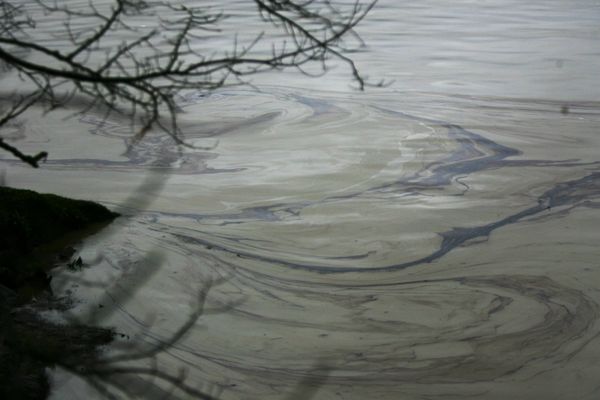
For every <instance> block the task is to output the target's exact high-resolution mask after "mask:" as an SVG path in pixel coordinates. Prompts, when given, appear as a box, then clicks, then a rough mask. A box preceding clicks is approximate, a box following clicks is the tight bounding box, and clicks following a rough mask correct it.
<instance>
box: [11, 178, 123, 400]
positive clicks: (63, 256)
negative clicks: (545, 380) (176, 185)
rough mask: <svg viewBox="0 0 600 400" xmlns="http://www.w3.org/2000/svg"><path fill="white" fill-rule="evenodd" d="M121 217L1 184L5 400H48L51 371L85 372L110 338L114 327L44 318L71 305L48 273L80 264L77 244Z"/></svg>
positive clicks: (79, 202)
mask: <svg viewBox="0 0 600 400" xmlns="http://www.w3.org/2000/svg"><path fill="white" fill-rule="evenodd" d="M117 216H118V214H116V213H113V212H112V211H110V210H108V209H107V208H105V207H104V206H102V205H100V204H97V203H93V202H90V201H83V200H73V199H67V198H64V197H61V196H56V195H52V194H40V193H36V192H33V191H30V190H21V189H12V188H7V187H0V398H2V399H45V398H46V397H47V396H48V394H49V390H50V386H49V382H48V378H47V376H46V371H45V370H46V368H48V367H54V366H61V367H63V368H66V369H71V370H80V369H81V368H86V366H89V365H93V363H94V362H95V360H96V359H97V356H98V348H99V346H101V345H105V344H108V343H110V342H111V341H112V338H113V332H112V330H109V329H103V328H95V327H89V326H84V325H73V324H68V325H63V324H56V323H52V322H49V321H46V320H44V319H42V318H41V317H40V316H39V313H40V312H41V311H47V310H64V309H66V308H68V307H69V301H68V299H64V298H60V299H59V298H55V297H54V296H53V295H52V293H51V290H50V285H49V284H50V280H51V278H50V275H49V274H48V271H49V270H50V269H51V268H52V267H53V266H55V265H56V264H59V263H63V264H64V263H67V264H69V265H72V266H73V267H75V268H77V267H81V260H80V259H78V258H74V249H73V246H74V245H76V244H77V243H78V242H79V241H80V240H81V239H83V238H84V237H86V236H88V235H90V234H93V233H95V232H97V231H99V230H100V229H102V228H103V227H105V226H106V225H108V224H109V223H110V222H111V221H112V220H114V219H115V218H116V217H117Z"/></svg>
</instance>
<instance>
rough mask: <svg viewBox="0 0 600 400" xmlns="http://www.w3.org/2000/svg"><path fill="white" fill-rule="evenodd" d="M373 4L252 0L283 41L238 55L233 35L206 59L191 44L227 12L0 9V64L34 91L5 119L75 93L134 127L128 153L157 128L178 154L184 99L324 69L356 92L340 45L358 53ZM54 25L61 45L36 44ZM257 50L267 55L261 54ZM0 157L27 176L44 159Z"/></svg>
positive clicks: (123, 5)
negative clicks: (269, 74)
mask: <svg viewBox="0 0 600 400" xmlns="http://www.w3.org/2000/svg"><path fill="white" fill-rule="evenodd" d="M375 2H376V0H375V1H371V2H369V3H366V4H363V3H361V1H360V0H356V1H355V2H354V3H351V4H348V3H344V2H341V3H339V4H338V3H334V2H332V1H331V0H309V1H292V0H254V4H255V5H256V8H257V11H258V13H257V15H258V16H259V17H260V18H261V19H262V21H263V23H265V24H266V25H265V29H266V28H268V27H271V28H275V29H277V30H280V31H282V32H283V33H284V34H285V35H286V36H287V39H283V40H282V39H281V38H280V37H276V38H273V36H268V35H266V34H265V32H262V33H259V34H258V35H256V34H252V35H253V36H252V37H253V39H252V40H251V41H250V42H248V43H247V44H246V45H240V44H239V43H238V39H237V37H238V36H237V35H236V36H235V39H234V40H233V46H232V49H231V50H230V51H227V50H222V51H221V52H220V53H219V52H217V53H203V52H201V51H199V50H197V44H198V43H201V42H202V41H203V40H207V39H206V37H205V36H204V35H205V34H207V33H214V32H219V31H220V24H221V23H222V22H223V21H224V20H225V19H227V13H226V12H225V11H215V10H213V9H211V8H207V7H186V6H184V5H177V6H176V5H173V4H170V3H169V2H152V3H149V2H145V1H133V0H114V2H113V3H112V5H109V6H108V7H106V6H105V7H102V8H100V6H98V7H97V6H94V5H93V3H92V2H91V1H90V2H89V3H88V5H87V6H85V5H77V6H74V5H68V4H66V3H62V2H56V1H46V0H36V2H35V3H34V4H35V5H37V10H36V9H35V7H33V6H32V7H27V8H24V7H22V6H21V5H15V4H13V3H11V2H2V5H1V6H0V62H1V63H2V64H3V65H4V66H5V67H6V68H8V69H13V70H15V71H16V72H18V73H19V74H20V76H21V79H24V80H25V83H27V82H28V83H30V84H31V89H30V93H28V94H24V95H21V96H20V97H23V96H25V97H23V98H28V99H34V101H30V102H20V103H19V102H17V103H15V104H13V106H12V107H11V108H10V109H11V110H12V111H10V112H8V113H4V115H5V116H8V117H9V118H8V119H11V118H14V117H16V116H17V115H19V114H21V113H22V112H24V111H25V110H26V109H27V108H29V107H30V106H32V105H33V104H42V105H44V106H45V107H47V109H48V110H50V109H52V108H55V107H60V106H61V105H64V104H65V102H66V101H68V100H69V99H70V98H71V97H72V96H73V94H75V93H79V94H85V95H87V96H88V97H89V98H90V99H91V101H92V104H102V105H104V106H105V107H106V109H107V110H108V111H107V115H106V117H107V118H108V117H109V114H110V113H113V112H114V113H119V114H123V115H127V116H129V117H130V118H131V120H132V124H133V125H132V126H135V127H136V128H135V134H134V135H133V136H132V140H131V142H130V145H133V144H135V143H136V142H137V141H139V140H140V139H141V138H143V137H144V135H145V134H146V133H147V132H149V131H150V130H152V129H154V128H158V129H160V130H162V131H164V132H166V133H167V134H168V135H170V136H171V137H172V138H173V139H174V140H175V142H176V143H178V144H181V145H185V143H184V141H183V140H182V132H181V130H180V129H179V127H178V124H177V117H176V114H177V111H178V107H177V105H176V96H177V95H178V93H179V92H180V91H182V90H190V89H191V90H199V91H204V92H210V91H213V90H216V89H218V88H221V87H224V86H228V85H238V84H240V83H242V84H247V83H248V82H247V81H246V80H245V77H247V76H250V75H253V74H256V73H260V72H264V71H268V70H281V69H286V68H295V69H297V70H299V71H300V72H301V73H303V74H305V75H308V76H321V75H322V74H324V73H325V72H327V69H328V67H327V64H326V62H327V61H328V60H330V59H335V60H338V61H341V62H343V63H345V64H346V65H348V66H349V68H350V70H351V74H352V78H353V80H354V81H356V82H357V83H358V87H359V89H361V90H362V89H363V88H364V87H365V85H366V82H365V79H364V77H363V76H362V75H361V74H360V72H359V71H358V68H357V66H356V65H355V63H354V61H353V60H352V59H351V58H349V57H348V56H347V55H345V54H344V53H345V52H346V51H348V50H349V49H351V48H350V47H348V44H347V43H346V42H345V41H346V40H347V39H352V41H353V42H354V43H355V45H356V46H358V47H360V46H361V45H362V44H363V43H362V41H361V40H360V38H359V36H358V34H356V32H355V31H354V28H355V27H356V25H357V24H358V23H359V22H360V21H361V20H362V19H363V18H364V17H365V16H366V15H367V13H368V12H369V11H370V10H371V9H372V8H373V6H374V5H375ZM33 15H35V16H36V17H35V18H34V17H33ZM38 15H44V16H43V17H40V16H38ZM56 20H64V21H66V22H65V23H64V24H65V27H66V29H65V31H66V36H65V37H62V38H57V40H56V43H54V42H48V41H44V42H38V41H36V40H35V37H36V34H37V30H36V29H37V28H36V27H37V26H38V25H43V24H44V23H46V24H48V23H52V21H56ZM140 21H145V22H147V21H153V23H154V25H152V24H146V23H144V24H141V23H140ZM82 23H85V29H83V28H82ZM240 33H241V34H243V32H240ZM123 38H127V39H123ZM115 42H116V43H119V44H118V45H117V46H115V45H114V43H115ZM49 43H50V44H49ZM259 45H260V46H262V47H261V48H259V47H260V46H259ZM264 45H268V48H270V49H271V50H270V51H267V52H265V51H264ZM308 64H316V65H317V66H319V68H320V69H319V72H314V71H312V72H309V70H307V69H305V67H304V66H305V65H308ZM24 86H25V85H24ZM40 93H43V95H42V96H40V95H39V94H40ZM42 101H43V102H42ZM17 110H20V111H18V112H16V111H17ZM8 119H6V121H8ZM165 119H166V120H169V121H170V122H169V123H165V122H164V120H165ZM2 124H3V123H1V121H0V128H1V126H2ZM0 147H1V148H2V149H4V150H6V151H8V152H10V153H11V154H13V155H14V156H16V157H17V158H19V159H21V160H23V161H25V162H27V163H29V164H30V165H32V166H37V165H38V162H39V161H40V160H41V159H42V158H44V157H45V155H46V154H45V153H40V154H38V155H36V156H27V155H25V154H23V153H22V152H20V151H19V150H18V149H17V148H16V147H15V146H13V145H10V144H8V143H6V140H5V139H2V141H1V142H0Z"/></svg>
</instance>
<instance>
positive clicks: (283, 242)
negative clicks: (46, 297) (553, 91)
mask: <svg viewBox="0 0 600 400" xmlns="http://www.w3.org/2000/svg"><path fill="white" fill-rule="evenodd" d="M423 96H425V98H427V95H423ZM249 97H251V98H252V107H248V106H247V104H248V98H249ZM448 101H449V100H448V99H447V98H446V99H444V102H446V103H448ZM469 101H474V100H473V99H469ZM479 101H481V102H483V103H485V104H486V105H487V106H488V107H490V108H493V112H494V113H499V112H501V110H502V109H503V107H505V106H506V104H500V105H498V106H497V107H496V104H495V102H496V100H491V99H482V100H479ZM454 104H460V103H454ZM432 105H435V104H432ZM181 106H182V110H184V111H185V112H184V113H182V119H183V121H184V122H185V121H186V118H187V117H188V116H190V115H193V114H194V113H195V110H197V109H200V108H201V109H202V110H203V117H202V118H204V119H205V123H197V126H198V127H197V128H194V126H195V125H194V124H192V123H191V120H190V121H189V127H190V129H187V130H186V138H187V140H189V141H190V142H191V143H194V144H197V145H198V146H203V147H204V150H201V151H196V152H194V151H192V150H189V149H180V148H178V147H177V146H176V145H175V144H174V143H173V142H172V141H169V139H168V138H166V137H163V136H160V135H158V134H156V135H154V136H152V137H149V138H147V139H145V140H144V141H142V142H141V143H140V144H139V148H134V150H133V151H132V152H130V153H128V154H124V155H122V156H120V157H121V159H109V160H107V159H103V158H102V157H98V156H97V157H80V158H68V157H63V158H60V157H57V158H55V159H53V160H51V162H49V164H48V165H47V166H46V169H45V171H43V172H42V174H46V175H47V176H48V177H52V180H53V182H54V183H56V182H58V184H59V186H61V187H64V186H63V184H62V183H61V181H62V180H64V179H67V180H73V179H74V180H75V181H74V182H70V183H69V184H68V185H66V184H65V186H66V187H68V188H70V190H74V191H75V192H74V195H78V193H79V195H80V196H81V197H86V196H84V195H83V194H82V193H83V192H82V191H83V190H87V191H89V190H93V191H94V193H95V195H96V196H97V198H98V199H100V200H102V201H104V202H105V203H107V204H109V205H113V206H114V207H115V208H118V209H119V210H120V211H121V212H123V213H124V214H126V217H125V218H123V219H122V221H121V222H119V223H117V224H115V226H114V227H113V228H112V229H110V230H108V231H107V232H105V233H104V234H103V235H100V236H99V237H97V238H95V239H92V240H89V241H88V242H87V244H86V245H85V246H84V247H83V248H82V249H81V255H82V257H83V258H84V260H86V261H87V262H88V263H89V264H95V265H94V268H90V269H87V270H85V271H84V273H83V274H82V275H77V276H74V275H72V274H69V273H67V272H62V273H61V274H59V275H58V276H57V277H56V278H55V280H54V281H53V282H54V286H55V291H56V292H57V293H64V292H67V291H68V292H70V293H75V294H76V297H78V298H81V299H82V303H81V304H79V306H78V307H77V308H76V309H75V310H74V315H78V316H79V318H83V319H84V320H86V321H88V322H89V321H92V322H96V323H102V324H106V325H112V326H117V327H118V329H119V331H120V332H123V333H124V334H127V335H129V337H132V338H135V339H134V340H133V341H135V342H136V343H139V344H142V345H144V344H145V345H150V344H157V343H165V344H168V345H165V346H166V349H165V351H164V352H162V353H161V356H160V357H159V361H157V362H158V364H159V365H160V368H161V369H163V370H165V371H171V372H173V373H176V371H178V369H180V368H185V369H186V371H187V375H186V378H187V381H188V382H191V383H192V384H193V385H201V384H206V383H207V382H209V383H212V384H214V385H217V386H218V387H220V388H221V389H222V393H221V392H220V395H221V397H222V398H225V399H227V398H232V399H235V398H289V399H299V398H310V397H311V396H315V398H365V396H367V397H369V398H400V397H399V396H401V398H406V399H412V398H415V399H425V398H438V397H439V398H443V397H448V398H452V396H455V397H456V396H458V397H461V398H464V397H469V396H470V397H475V398H485V399H496V398H497V399H500V398H504V397H503V396H505V393H506V392H507V391H508V392H511V393H512V394H511V396H514V397H515V398H522V399H526V398H535V397H539V396H542V395H544V396H547V398H554V399H559V398H565V396H570V395H572V394H573V393H574V390H575V389H573V388H572V387H570V386H569V385H570V384H571V382H573V380H574V379H580V381H582V382H584V384H582V385H581V386H580V387H578V388H577V389H576V390H578V392H577V395H576V396H575V397H573V398H581V399H583V398H586V396H588V397H587V398H593V395H594V393H596V392H595V391H596V390H597V387H596V384H595V383H594V382H595V380H594V379H593V378H592V377H593V376H596V375H595V374H596V373H597V372H598V367H597V366H596V365H595V363H594V362H593V359H595V358H594V357H595V355H597V354H598V346H597V335H598V332H599V324H598V317H599V310H598V304H599V303H598V301H599V294H598V291H597V290H595V288H594V286H593V282H597V271H596V269H595V268H594V267H595V266H596V264H597V262H596V261H595V259H594V254H595V250H594V249H595V245H596V242H597V232H596V228H595V226H596V222H597V209H598V207H599V206H600V202H599V198H600V170H599V168H598V165H599V164H598V162H599V161H598V160H597V159H594V157H593V155H592V156H587V155H586V156H585V157H577V155H578V154H584V155H585V154H587V153H585V151H581V148H582V146H585V145H586V143H589V141H590V140H592V139H590V137H589V136H586V135H587V132H588V130H587V128H580V129H579V131H578V132H580V136H578V135H577V134H573V135H571V136H570V139H569V140H570V142H568V143H570V144H569V145H565V142H564V140H565V139H564V138H563V137H562V136H561V135H555V134H552V135H550V136H536V135H530V136H527V137H526V139H522V138H520V137H519V136H518V134H519V132H515V133H514V135H511V134H510V132H509V133H506V132H503V134H502V135H498V134H496V132H495V129H494V127H486V128H483V129H476V128H468V127H465V126H464V125H462V124H461V125H459V124H456V123H454V122H451V121H444V120H442V119H438V118H425V117H423V116H421V115H420V114H419V113H418V111H416V112H412V111H405V110H403V108H402V107H401V105H400V104H398V105H397V106H393V105H390V104H388V105H385V104H379V103H378V101H377V99H376V98H375V99H374V100H373V101H372V102H366V101H365V99H361V100H360V101H354V100H353V99H345V100H341V99H339V98H335V96H334V97H333V98H332V97H331V96H328V95H326V94H321V95H316V94H306V93H305V94H298V93H293V94H290V93H288V92H287V91H286V90H285V89H278V88H271V89H270V91H269V92H267V93H255V92H252V91H244V90H239V91H227V92H223V93H221V94H218V95H217V94H216V95H214V97H211V96H204V97H194V96H193V94H190V95H189V96H188V97H187V98H185V100H182V104H181ZM472 106H473V107H477V106H478V105H477V104H475V105H473V104H472ZM523 107H527V108H528V109H529V110H531V108H532V105H531V104H527V105H525V106H523ZM580 107H581V108H582V109H585V108H586V107H588V105H586V104H582V105H581V106H580ZM406 108H409V107H406ZM431 108H432V109H435V107H431ZM509 108H510V112H511V113H512V112H514V110H515V108H517V109H518V108H519V104H518V103H515V104H512V105H511V106H510V107H509ZM535 108H537V111H535V112H534V113H533V115H534V116H536V115H539V113H543V112H545V110H549V109H555V108H556V104H555V103H551V102H550V103H547V102H540V103H536V104H535ZM573 108H574V113H575V112H576V109H577V107H576V106H574V107H573ZM241 112H243V113H244V115H245V117H244V118H240V117H239V115H240V113H241ZM529 112H530V111H529ZM440 114H443V112H440ZM524 114H525V112H523V115H524ZM217 115H220V116H221V117H220V118H222V119H227V122H223V121H220V120H219V119H218V118H217ZM496 115H497V114H496ZM233 116H236V117H235V118H234V117H233ZM94 118H95V117H94V116H93V115H92V116H90V115H86V116H84V117H83V118H81V119H80V122H81V125H79V126H80V127H85V128H86V129H87V130H88V134H90V135H92V136H94V137H96V138H98V140H101V141H102V143H104V144H105V145H106V146H108V147H110V146H111V143H112V146H114V148H115V149H118V148H123V141H124V140H125V139H126V138H125V135H124V133H123V131H121V130H120V129H121V128H120V127H119V125H117V124H110V123H108V121H106V122H105V123H103V124H101V125H99V124H98V123H93V124H91V123H90V121H94ZM190 118H191V117H190ZM195 118H196V119H197V117H195ZM236 118H237V119H236ZM547 118H550V119H552V118H555V119H556V121H557V122H556V123H557V124H559V123H560V119H561V118H564V117H563V116H562V115H561V114H559V113H555V114H552V113H549V114H548V116H547ZM591 118H592V119H591V120H589V121H583V122H578V123H580V124H583V125H582V126H584V127H585V124H586V123H588V124H592V125H593V124H594V122H593V121H595V119H594V118H597V117H595V116H592V117H591ZM374 121H376V122H377V123H376V124H375V123H374ZM29 123H31V124H34V123H35V119H31V120H30V121H29ZM470 124H471V125H473V126H478V122H477V121H476V122H471V123H470ZM192 128H193V129H192ZM33 131H34V132H35V129H33ZM67 134H70V135H71V136H72V139H73V138H75V139H76V140H81V141H82V143H83V142H84V141H85V137H81V138H78V137H77V135H76V134H75V133H74V132H71V133H69V132H66V133H65V135H67ZM40 135H41V134H40ZM75 139H74V140H75ZM48 140H49V142H48V146H49V147H50V149H49V150H50V152H51V154H52V146H53V141H52V140H53V139H52V138H49V139H48ZM548 142H550V144H551V145H557V144H560V145H561V146H563V147H562V148H563V151H562V152H560V154H553V153H551V152H549V154H552V156H551V157H550V156H549V157H547V158H538V157H529V154H531V153H535V148H536V146H539V145H543V146H549V145H548ZM58 143H60V141H58ZM81 148H83V147H81ZM91 151H93V149H92V150H90V152H91ZM82 153H83V154H84V155H85V151H83V150H82ZM7 165H11V167H10V168H14V169H16V168H19V167H18V166H15V165H12V164H10V163H8V164H7ZM9 171H10V170H9ZM69 171H70V172H71V173H67V172H69ZM74 171H75V172H76V173H74ZM46 175H44V176H46ZM11 176H12V175H9V178H10V177H11ZM23 176H27V175H26V174H24V175H23ZM106 177H110V181H109V182H106V181H105V179H106ZM79 179H93V180H94V182H98V184H97V185H95V186H94V187H91V188H90V187H87V188H81V187H78V185H77V182H81V181H80V180H79ZM134 182H135V183H136V184H134V185H133V184H132V183H134ZM38 185H41V186H42V188H43V184H39V183H38ZM136 185H137V186H136ZM115 187H116V188H117V189H116V190H114V192H111V191H110V189H111V188H115ZM77 191H80V192H77ZM88 197H89V196H88ZM572 225H576V226H577V230H576V231H575V230H570V228H569V226H572ZM215 280H218V281H219V282H220V283H219V284H218V285H215V286H214V287H212V288H211V290H210V291H209V293H208V297H207V298H206V304H205V312H206V313H205V315H203V316H202V317H201V318H200V320H199V322H198V323H197V324H196V325H194V326H193V327H192V329H191V330H190V331H189V332H188V333H187V334H186V335H185V336H183V337H181V338H179V340H178V341H177V342H175V343H170V338H171V337H172V336H173V335H174V334H175V333H176V332H177V331H178V329H179V327H180V326H182V325H185V323H186V318H187V316H188V315H189V314H190V313H193V312H194V305H193V302H192V299H194V298H195V293H197V291H198V290H199V288H201V287H202V285H203V282H206V281H215ZM99 282H100V283H99ZM84 287H85V288H86V290H82V288H84ZM99 305H102V307H101V308H99ZM126 343H129V342H127V341H126ZM140 363H141V364H144V361H143V360H142V361H140ZM577 377H580V378H577ZM115 379H117V378H115ZM128 379H129V378H128ZM136 379H138V381H136V382H138V383H137V385H138V390H139V391H140V392H139V393H143V395H141V396H142V397H145V398H151V397H154V396H155V397H160V396H163V395H165V390H166V389H165V388H164V387H163V386H162V385H160V384H159V383H151V382H149V381H148V380H147V379H145V378H144V377H143V376H140V377H137V378H136ZM550 380H551V381H552V382H553V383H548V382H549V381H550ZM132 385H133V383H132ZM540 385H542V386H540ZM67 386H68V385H67ZM531 396H534V397H531Z"/></svg>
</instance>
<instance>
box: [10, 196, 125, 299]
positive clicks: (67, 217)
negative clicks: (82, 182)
mask: <svg viewBox="0 0 600 400" xmlns="http://www.w3.org/2000/svg"><path fill="white" fill-rule="evenodd" d="M117 216H118V214H115V213H113V212H112V211H110V210H108V209H107V208H106V207H104V206H102V205H100V204H97V203H94V202H91V201H84V200H72V199H67V198H64V197H61V196H56V195H53V194H40V193H36V192H34V191H31V190H22V189H12V188H7V187H0V284H2V285H5V286H8V287H12V288H16V287H19V286H20V285H23V284H24V283H25V282H27V281H28V280H36V278H37V279H43V278H44V277H45V270H46V269H47V268H48V267H49V266H51V265H49V264H52V263H51V257H50V255H51V254H53V253H58V252H59V251H60V250H61V248H60V247H64V246H65V245H67V244H68V242H70V241H73V239H74V238H75V237H79V238H80V237H82V236H84V234H89V233H90V229H92V230H97V229H99V228H100V227H102V226H103V225H105V224H106V223H108V222H110V221H112V220H113V219H114V218H116V217H117Z"/></svg>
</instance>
